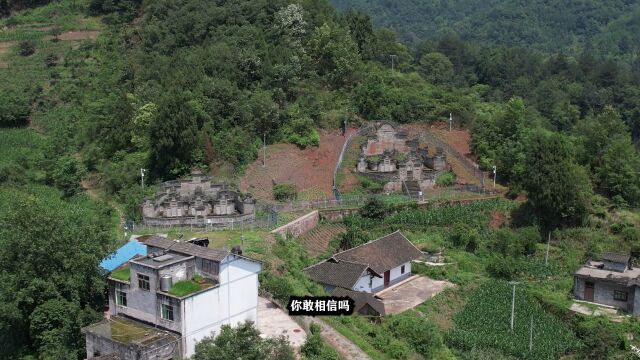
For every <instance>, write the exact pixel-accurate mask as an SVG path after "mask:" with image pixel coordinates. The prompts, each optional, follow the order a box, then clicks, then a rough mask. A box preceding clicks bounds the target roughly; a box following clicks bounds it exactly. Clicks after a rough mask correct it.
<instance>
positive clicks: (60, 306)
mask: <svg viewBox="0 0 640 360" xmlns="http://www.w3.org/2000/svg"><path fill="white" fill-rule="evenodd" d="M45 3H46V4H45ZM337 3H338V4H339V5H340V6H341V7H345V6H347V5H351V4H355V5H357V4H360V5H359V6H363V7H364V6H365V5H366V8H365V9H367V10H371V14H372V16H374V17H375V19H376V21H375V22H376V23H377V24H385V22H384V21H383V20H384V19H385V18H389V19H391V18H392V15H391V14H392V13H393V14H394V15H393V16H394V17H395V16H400V18H399V20H397V21H396V22H393V23H388V25H391V26H392V27H393V28H395V29H396V30H398V31H400V32H401V33H402V34H403V35H402V36H403V37H404V38H407V34H408V33H409V32H408V31H407V30H403V27H405V26H406V27H407V28H408V29H411V28H412V26H417V25H416V24H421V23H424V24H426V25H428V26H430V28H429V29H428V30H425V33H426V34H428V37H425V39H429V40H430V41H427V42H419V41H418V39H423V38H422V35H420V36H419V35H415V37H414V36H413V35H412V36H411V37H410V38H408V39H409V40H411V41H412V42H413V43H412V44H410V45H407V44H405V43H403V42H401V41H400V40H398V38H397V37H396V34H395V33H394V32H393V31H392V30H388V29H384V28H375V27H374V24H373V23H372V21H371V20H370V18H369V16H368V15H365V14H363V13H358V12H346V13H340V12H338V11H336V10H335V9H334V8H332V7H331V5H330V4H329V2H328V0H327V1H317V0H301V1H289V0H276V1H273V0H234V1H215V2H212V1H210V0H158V1H137V0H91V1H88V0H61V1H53V2H47V1H18V0H9V1H6V0H5V1H3V0H0V10H2V11H0V16H2V17H0V29H2V31H1V32H0V80H2V81H0V144H1V145H2V146H0V284H1V285H0V300H2V304H3V305H2V306H1V307H0V308H2V309H3V310H4V312H3V314H2V315H1V316H0V330H2V331H3V334H2V335H0V357H2V358H10V359H11V358H21V357H23V356H29V355H33V356H37V357H41V358H55V359H75V358H82V356H83V342H82V336H81V335H80V333H79V329H80V327H81V326H83V325H86V324H87V323H89V322H91V321H92V320H93V319H95V318H97V317H99V316H100V310H101V306H102V300H103V294H104V293H103V290H104V283H103V281H102V280H101V278H100V272H99V269H98V267H97V261H98V259H100V258H102V257H103V256H104V255H105V254H107V253H108V251H109V250H112V249H113V248H114V246H115V237H116V234H115V233H116V231H114V228H116V226H120V225H121V223H120V221H121V220H124V219H116V218H117V217H118V216H117V214H116V210H114V209H112V206H107V202H108V203H109V205H114V206H115V207H116V208H117V209H120V208H121V209H123V213H124V216H123V217H126V218H129V219H136V217H138V216H139V204H140V203H141V201H142V197H143V196H144V194H143V193H142V192H141V191H140V190H141V188H140V180H141V179H140V175H139V174H140V169H141V168H146V169H149V170H150V174H149V175H150V176H149V178H145V181H150V182H152V183H153V182H158V181H161V180H169V179H174V178H178V177H180V176H183V175H185V174H187V173H188V172H189V171H190V169H191V168H193V167H199V168H203V169H209V170H211V169H215V168H218V167H221V166H226V167H230V168H232V169H234V172H235V173H236V174H240V173H242V171H243V170H244V168H245V166H246V165H247V164H248V163H249V162H251V161H252V160H254V159H255V158H256V156H257V153H258V149H259V147H260V145H261V141H262V139H264V138H266V141H267V143H281V142H286V143H291V144H295V145H296V146H298V147H300V148H305V147H313V146H317V145H318V141H319V136H318V132H317V129H321V128H328V129H336V128H339V127H340V126H341V125H342V124H343V123H344V122H345V121H346V122H348V123H349V124H350V125H352V126H358V125H360V124H363V123H365V122H367V121H369V120H379V119H383V120H392V121H396V122H399V123H409V122H425V123H429V122H433V121H442V120H444V119H446V118H448V116H449V113H453V117H454V125H455V126H464V127H467V128H470V129H471V130H472V150H473V152H474V155H475V156H476V157H477V159H478V163H479V165H480V166H481V167H482V168H483V169H484V170H490V169H491V168H492V167H493V166H496V167H497V169H498V175H497V179H498V182H501V183H503V184H504V185H506V186H508V187H509V189H510V191H511V193H510V195H514V196H515V195H518V194H520V193H522V192H525V193H526V194H527V195H528V197H527V198H528V200H529V202H528V203H527V204H526V205H525V206H523V207H522V208H521V209H519V210H518V211H521V212H522V214H519V215H520V216H519V217H518V218H523V217H524V218H527V224H528V225H531V226H534V227H537V228H536V229H537V230H539V231H546V230H551V229H561V228H567V227H572V226H587V225H589V224H592V223H594V222H596V223H597V221H598V220H593V219H594V218H596V219H600V218H606V217H607V212H608V211H609V210H611V209H628V208H637V207H638V206H640V156H639V155H638V151H637V144H638V140H639V139H640V75H639V74H638V72H637V71H636V70H634V67H630V66H626V65H627V64H629V63H630V61H632V60H633V56H632V54H633V53H634V51H635V50H633V49H635V45H634V44H635V43H634V42H635V41H638V40H637V36H635V34H633V33H631V32H630V31H632V30H630V29H633V26H635V25H633V24H635V23H636V22H637V20H635V18H634V17H637V16H638V12H635V13H634V12H630V11H631V10H633V9H634V4H633V2H631V1H608V2H604V1H603V2H596V1H591V2H585V1H580V2H578V1H575V2H573V1H572V2H568V3H567V2H564V3H563V4H564V5H563V6H561V5H560V2H557V3H556V2H554V3H553V4H554V5H553V6H551V5H544V4H547V3H549V2H544V3H543V2H541V1H534V2H527V3H522V4H520V3H519V2H518V3H517V4H520V5H518V6H516V5H515V4H516V2H515V1H497V0H493V1H488V2H479V1H478V2H473V3H471V2H468V3H466V4H463V3H459V2H429V3H428V4H429V7H427V8H426V9H427V10H424V8H422V7H420V6H419V5H420V4H421V3H420V2H418V1H413V2H410V3H407V2H402V5H401V3H400V2H384V3H383V2H366V3H365V2H361V3H357V4H356V3H349V4H347V2H337ZM43 4H44V5H43ZM355 5H354V6H355ZM369 5H371V7H370V6H369ZM463 5H464V6H463ZM388 9H393V12H392V11H391V10H388ZM424 11H427V13H425V12H424ZM396 14H397V15H396ZM426 14H434V15H433V16H434V20H433V21H427V20H428V19H429V18H430V17H429V16H427V15H426ZM4 15H8V16H4ZM498 15H499V16H498ZM430 16H431V15H430ZM564 16H566V19H568V20H564ZM506 19H509V20H508V21H507V20H506ZM561 19H562V20H561ZM389 21H391V20H389ZM501 22H505V24H502V25H501V24H500V23H501ZM449 24H453V25H449ZM401 25H402V27H401ZM426 25H425V26H426ZM476 25H477V26H476ZM451 27H454V28H456V29H458V30H459V31H458V30H456V31H457V32H459V34H460V37H457V36H449V35H447V34H448V31H445V30H447V29H449V28H451ZM525 30H526V31H525ZM410 31H412V32H414V33H415V34H419V31H418V28H415V29H414V30H410ZM465 31H466V35H465ZM529 31H534V33H533V35H530V33H529ZM607 34H610V35H607ZM631 35H633V36H631ZM74 39H75V40H74ZM461 39H462V40H461ZM613 39H617V40H613ZM83 40H87V41H83ZM89 40H91V41H89ZM619 42H624V43H625V44H627V45H625V46H627V48H625V50H621V48H619V46H618V45H616V44H618V43H619ZM485 44H489V45H485ZM414 45H415V46H414ZM511 45H516V46H519V47H511ZM529 45H531V46H529ZM607 46H608V47H611V48H609V49H608V48H607ZM528 47H533V48H534V49H538V50H541V51H543V52H545V53H546V54H541V53H540V52H539V51H534V50H528V49H525V48H528ZM565 49H566V51H565ZM585 49H593V51H583V50H585ZM608 51H611V53H612V54H613V55H614V56H612V58H613V59H603V58H602V57H601V56H600V55H606V54H605V52H608ZM390 55H396V57H395V58H394V67H393V69H392V68H391V61H390V60H391V59H390V57H389V56H390ZM615 58H618V59H619V60H620V61H618V60H615ZM634 145H635V146H634ZM289 170H291V171H293V170H292V169H285V170H283V171H289ZM81 181H82V183H83V184H85V187H87V188H89V187H88V186H86V183H88V182H90V183H91V185H92V186H93V188H90V190H92V192H91V193H90V192H87V191H85V190H83V189H82V187H81V186H80V184H81ZM147 184H148V183H147ZM146 191H147V192H151V191H153V190H152V189H151V187H148V186H147V187H146ZM95 192H97V193H99V195H100V196H97V195H96V193H95ZM88 194H91V195H93V197H89V195H88ZM96 197H101V198H102V199H103V200H105V199H106V201H98V200H96V199H95V198H96ZM459 220H460V221H462V220H464V219H459ZM590 221H591V222H590ZM116 224H117V225H116ZM442 226H444V225H442ZM630 226H634V225H630ZM585 231H588V230H585ZM634 234H635V233H634ZM598 239H600V238H598ZM630 239H631V238H630ZM636 240H637V239H635V240H633V239H631V240H629V242H630V241H636ZM594 241H595V240H594ZM621 241H622V240H621ZM624 241H627V239H626V238H625V240H624ZM596 245H598V246H599V244H596ZM594 246H595V245H594Z"/></svg>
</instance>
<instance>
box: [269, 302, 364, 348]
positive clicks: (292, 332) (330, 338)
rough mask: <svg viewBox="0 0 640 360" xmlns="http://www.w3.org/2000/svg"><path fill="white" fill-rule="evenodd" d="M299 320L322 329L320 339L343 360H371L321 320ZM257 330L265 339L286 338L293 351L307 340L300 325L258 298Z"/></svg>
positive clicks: (304, 318)
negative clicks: (271, 337)
mask: <svg viewBox="0 0 640 360" xmlns="http://www.w3.org/2000/svg"><path fill="white" fill-rule="evenodd" d="M301 320H302V321H303V322H304V324H305V325H306V326H307V327H308V326H310V324H311V323H316V324H318V325H320V327H321V328H322V334H321V336H322V339H323V340H324V341H325V342H326V343H327V344H328V345H329V346H331V347H332V348H334V349H335V350H336V351H337V352H338V354H340V356H341V357H342V358H343V359H344V360H371V358H370V357H369V356H368V355H367V354H366V353H365V352H364V351H362V350H361V349H360V348H359V347H358V346H357V345H356V344H354V343H352V342H351V340H349V339H347V338H346V337H344V336H342V334H340V333H339V332H338V331H337V330H336V329H334V328H332V327H331V326H329V325H328V324H327V323H325V322H324V321H322V320H321V319H319V318H313V317H310V316H303V317H301ZM258 330H260V333H262V336H265V337H269V336H280V335H284V336H285V337H288V338H289V343H290V344H291V346H293V347H294V348H295V349H300V347H301V346H302V345H303V344H304V342H305V340H306V338H307V334H306V333H305V332H304V330H303V329H302V328H301V327H300V325H298V323H296V322H295V321H294V320H293V319H292V318H291V317H290V316H289V315H288V314H287V313H286V312H285V311H284V310H282V309H280V308H279V307H278V306H277V305H276V304H274V303H272V302H271V301H269V300H267V299H265V298H262V297H259V298H258Z"/></svg>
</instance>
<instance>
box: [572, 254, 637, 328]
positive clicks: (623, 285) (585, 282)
mask: <svg viewBox="0 0 640 360" xmlns="http://www.w3.org/2000/svg"><path fill="white" fill-rule="evenodd" d="M639 285H640V269H638V268H634V267H633V266H632V264H631V257H630V256H629V255H623V254H615V253H604V254H602V259H601V260H600V261H589V262H587V264H585V265H584V266H583V267H581V268H580V269H579V270H578V271H576V272H575V273H574V275H573V295H574V296H575V298H576V299H578V300H584V301H589V302H594V303H597V304H603V305H609V306H613V307H616V308H618V309H621V310H624V311H627V312H629V313H632V314H633V315H640V286H639Z"/></svg>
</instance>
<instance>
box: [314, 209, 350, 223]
mask: <svg viewBox="0 0 640 360" xmlns="http://www.w3.org/2000/svg"><path fill="white" fill-rule="evenodd" d="M358 210H360V208H350V209H324V210H318V213H319V214H320V219H321V220H328V221H338V220H342V219H343V218H344V217H345V216H347V215H351V214H355V213H357V212H358Z"/></svg>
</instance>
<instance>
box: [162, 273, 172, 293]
mask: <svg viewBox="0 0 640 360" xmlns="http://www.w3.org/2000/svg"><path fill="white" fill-rule="evenodd" d="M172 286H173V279H171V275H162V276H161V277H160V291H164V292H168V291H169V289H171V287H172Z"/></svg>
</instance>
